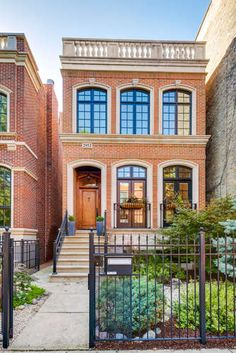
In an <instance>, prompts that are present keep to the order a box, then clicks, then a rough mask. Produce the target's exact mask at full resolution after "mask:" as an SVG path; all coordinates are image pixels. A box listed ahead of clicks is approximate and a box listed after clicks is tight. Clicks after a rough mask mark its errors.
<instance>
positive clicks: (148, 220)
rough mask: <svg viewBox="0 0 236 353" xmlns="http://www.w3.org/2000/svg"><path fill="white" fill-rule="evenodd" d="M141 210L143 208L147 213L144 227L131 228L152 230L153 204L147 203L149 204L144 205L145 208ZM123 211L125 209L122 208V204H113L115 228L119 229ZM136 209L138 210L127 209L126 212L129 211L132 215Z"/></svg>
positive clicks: (145, 213)
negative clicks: (120, 214)
mask: <svg viewBox="0 0 236 353" xmlns="http://www.w3.org/2000/svg"><path fill="white" fill-rule="evenodd" d="M140 208H142V209H143V210H144V211H145V212H144V217H145V219H144V226H140V227H134V226H131V228H144V229H147V228H148V229H150V228H151V203H149V202H147V203H145V204H143V206H142V207H140ZM123 209H124V208H123V207H122V204H120V203H114V204H113V225H114V228H119V227H118V218H119V213H120V211H121V210H123ZM135 209H136V208H126V210H128V212H130V213H132V212H133V211H134V210H135ZM137 209H138V208H137ZM122 228H123V227H122ZM129 228H130V227H129Z"/></svg>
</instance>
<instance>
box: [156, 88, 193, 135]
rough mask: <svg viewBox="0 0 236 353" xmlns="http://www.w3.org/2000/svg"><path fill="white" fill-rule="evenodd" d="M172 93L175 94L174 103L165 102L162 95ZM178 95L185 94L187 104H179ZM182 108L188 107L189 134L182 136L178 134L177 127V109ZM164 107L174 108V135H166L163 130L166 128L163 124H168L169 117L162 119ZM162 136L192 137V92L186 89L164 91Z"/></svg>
mask: <svg viewBox="0 0 236 353" xmlns="http://www.w3.org/2000/svg"><path fill="white" fill-rule="evenodd" d="M172 92H173V93H174V94H175V101H174V102H165V100H164V95H165V94H166V93H172ZM178 93H185V94H188V95H189V102H187V103H186V102H179V101H178ZM180 105H182V106H189V134H188V135H182V134H179V127H178V107H179V106H180ZM165 106H174V107H175V127H174V129H175V131H174V134H170V133H166V132H165V130H166V129H167V128H165V127H164V122H166V121H168V122H170V117H169V119H168V120H166V119H164V113H165V112H164V107H165ZM167 130H172V129H171V128H168V129H167ZM162 135H165V136H170V135H179V136H191V135H192V92H191V91H188V90H187V89H169V90H166V91H164V92H163V93H162Z"/></svg>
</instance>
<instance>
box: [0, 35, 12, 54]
mask: <svg viewBox="0 0 236 353" xmlns="http://www.w3.org/2000/svg"><path fill="white" fill-rule="evenodd" d="M0 50H16V36H14V35H9V36H8V35H4V34H3V35H2V34H0Z"/></svg>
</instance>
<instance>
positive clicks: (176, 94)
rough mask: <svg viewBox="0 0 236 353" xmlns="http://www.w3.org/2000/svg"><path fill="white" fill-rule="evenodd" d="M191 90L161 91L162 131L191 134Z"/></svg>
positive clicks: (164, 132) (167, 133)
mask: <svg viewBox="0 0 236 353" xmlns="http://www.w3.org/2000/svg"><path fill="white" fill-rule="evenodd" d="M191 98H192V97H191V92H187V91H183V90H171V91H166V92H164V93H163V100H162V101H163V102H162V133H163V134H164V135H184V136H185V135H191V133H192V126H191V114H192V113H191V111H192V109H191V104H192V102H191V101H192V99H191Z"/></svg>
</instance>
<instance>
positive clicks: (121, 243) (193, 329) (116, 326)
mask: <svg viewBox="0 0 236 353" xmlns="http://www.w3.org/2000/svg"><path fill="white" fill-rule="evenodd" d="M235 249H236V239H235V237H227V236H223V237H219V236H218V237H216V238H214V239H212V238H210V237H209V236H208V235H205V233H204V232H203V231H202V230H201V231H200V233H199V235H196V236H195V237H188V236H187V235H186V236H185V237H184V238H183V237H175V238H170V237H164V236H161V235H158V234H156V235H150V234H149V235H147V236H146V235H145V236H144V235H140V236H132V235H130V236H127V235H125V236H124V235H123V236H119V235H117V236H110V237H109V240H108V241H106V243H105V245H103V244H102V243H99V242H98V244H97V243H96V244H95V243H94V235H93V233H92V232H91V233H90V273H89V291H90V347H93V346H94V345H95V344H96V342H101V341H155V340H156V341H158V340H159V341H160V340H199V341H200V342H201V343H203V344H204V343H206V340H210V339H213V338H214V339H216V338H218V339H222V338H236V299H235V294H236V293H235V274H236V266H235V265H236V264H235Z"/></svg>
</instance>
